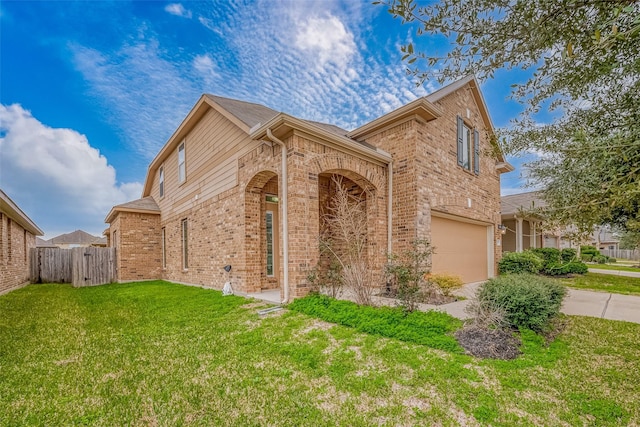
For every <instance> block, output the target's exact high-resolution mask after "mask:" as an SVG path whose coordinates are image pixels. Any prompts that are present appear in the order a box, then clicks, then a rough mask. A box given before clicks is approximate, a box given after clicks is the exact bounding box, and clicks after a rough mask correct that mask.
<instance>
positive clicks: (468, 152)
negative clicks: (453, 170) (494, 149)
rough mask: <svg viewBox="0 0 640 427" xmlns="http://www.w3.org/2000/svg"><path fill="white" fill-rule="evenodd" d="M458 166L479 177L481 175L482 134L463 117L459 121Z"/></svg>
mask: <svg viewBox="0 0 640 427" xmlns="http://www.w3.org/2000/svg"><path fill="white" fill-rule="evenodd" d="M457 130H458V132H457V133H458V138H457V139H458V141H457V146H458V166H461V167H462V168H464V169H466V170H468V171H469V172H471V170H473V173H475V174H476V175H478V174H479V173H480V134H479V133H478V130H477V129H473V128H472V127H471V126H469V125H468V124H467V123H465V121H464V120H463V119H462V117H460V116H458V119H457Z"/></svg>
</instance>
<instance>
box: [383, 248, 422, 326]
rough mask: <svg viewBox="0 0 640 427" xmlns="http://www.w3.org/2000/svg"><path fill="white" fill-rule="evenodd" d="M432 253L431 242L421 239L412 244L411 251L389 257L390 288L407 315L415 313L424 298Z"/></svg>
mask: <svg viewBox="0 0 640 427" xmlns="http://www.w3.org/2000/svg"><path fill="white" fill-rule="evenodd" d="M432 253H433V248H432V247H431V244H430V243H429V241H428V240H420V239H419V240H414V241H412V242H411V249H407V250H405V251H404V252H402V253H400V254H389V255H388V256H387V265H386V266H385V275H386V277H387V283H388V287H389V289H390V290H391V292H393V293H395V296H396V298H398V301H400V305H402V307H403V308H404V310H405V312H407V313H410V312H412V311H415V310H416V309H417V308H418V302H419V301H420V300H421V299H422V297H423V294H424V291H425V288H426V285H427V282H426V280H425V277H426V275H427V274H428V273H429V271H430V270H431V254H432Z"/></svg>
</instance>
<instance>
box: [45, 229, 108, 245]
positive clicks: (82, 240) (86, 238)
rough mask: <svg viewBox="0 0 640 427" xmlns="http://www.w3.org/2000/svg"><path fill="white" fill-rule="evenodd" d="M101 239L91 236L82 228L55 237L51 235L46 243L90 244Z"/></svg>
mask: <svg viewBox="0 0 640 427" xmlns="http://www.w3.org/2000/svg"><path fill="white" fill-rule="evenodd" d="M101 240H102V238H101V237H97V236H93V235H91V234H89V233H87V232H86V231H83V230H76V231H72V232H71V233H65V234H61V235H59V236H56V237H52V238H51V239H49V240H48V243H51V244H53V245H90V244H92V243H97V242H99V241H101Z"/></svg>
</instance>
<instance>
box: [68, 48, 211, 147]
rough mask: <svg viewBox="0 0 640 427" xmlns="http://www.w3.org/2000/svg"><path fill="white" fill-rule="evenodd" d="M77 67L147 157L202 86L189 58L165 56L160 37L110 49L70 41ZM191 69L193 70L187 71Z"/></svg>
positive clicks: (116, 124)
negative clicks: (179, 60) (183, 60)
mask: <svg viewBox="0 0 640 427" xmlns="http://www.w3.org/2000/svg"><path fill="white" fill-rule="evenodd" d="M70 50H71V52H72V55H73V60H74V62H75V66H76V68H77V69H78V70H79V71H80V72H81V73H82V74H83V76H84V78H85V79H86V81H87V82H88V83H89V84H90V87H91V89H90V91H91V93H90V95H92V96H94V97H95V98H96V99H97V100H98V101H99V102H100V103H102V104H103V106H104V108H105V120H107V121H109V122H110V123H111V124H112V125H113V126H114V127H115V128H116V129H121V130H122V132H123V133H124V135H123V136H124V138H125V139H126V140H127V141H128V144H129V145H130V146H132V147H133V148H134V149H135V150H136V151H137V152H138V153H140V154H142V155H143V156H144V157H145V158H146V159H147V160H150V159H152V158H153V157H154V156H155V155H156V154H157V153H158V151H159V150H160V148H161V147H162V145H163V144H164V143H165V142H166V141H167V139H168V138H169V136H171V134H172V133H173V131H174V130H175V129H176V128H177V127H178V125H179V124H180V122H181V121H182V119H183V118H184V116H185V115H186V114H187V113H188V111H189V108H191V106H192V105H193V104H195V102H196V101H197V99H198V97H199V95H200V90H198V89H196V88H195V87H194V81H193V80H191V79H189V78H188V77H189V76H188V71H189V70H188V69H189V68H190V67H188V66H187V64H180V63H175V62H170V61H168V60H166V59H163V58H162V52H161V50H160V48H159V46H158V42H157V41H156V40H154V39H151V40H148V41H143V42H138V43H136V44H128V45H125V46H123V47H121V48H120V49H119V50H117V51H116V52H113V53H110V54H106V53H101V52H99V51H96V50H94V49H90V48H86V47H84V46H79V45H70ZM185 71H187V73H185Z"/></svg>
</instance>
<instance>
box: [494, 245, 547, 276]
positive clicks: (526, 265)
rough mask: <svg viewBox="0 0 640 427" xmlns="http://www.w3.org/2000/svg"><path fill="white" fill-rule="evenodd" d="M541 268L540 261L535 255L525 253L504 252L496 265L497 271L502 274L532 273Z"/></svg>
mask: <svg viewBox="0 0 640 427" xmlns="http://www.w3.org/2000/svg"><path fill="white" fill-rule="evenodd" d="M541 268H542V259H541V258H540V257H539V256H537V255H536V254H534V253H532V252H529V251H525V252H520V253H518V252H505V254H504V255H503V256H502V259H501V260H500V262H499V263H498V271H499V272H500V273H501V274H503V273H533V274H536V273H538V272H539V271H540V269H541Z"/></svg>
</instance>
